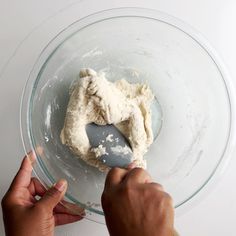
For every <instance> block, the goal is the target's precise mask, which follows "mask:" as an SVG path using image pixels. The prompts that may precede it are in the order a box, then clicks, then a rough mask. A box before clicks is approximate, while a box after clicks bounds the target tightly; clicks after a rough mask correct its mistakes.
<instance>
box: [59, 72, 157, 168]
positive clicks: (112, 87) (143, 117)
mask: <svg viewBox="0 0 236 236" xmlns="http://www.w3.org/2000/svg"><path fill="white" fill-rule="evenodd" d="M79 77H80V78H79V79H78V81H77V82H76V83H75V84H74V86H73V88H72V91H71V95H70V100H69V103H68V107H67V111H66V117H65V122H64V127H63V129H62V131H61V141H62V143H63V144H65V145H67V146H68V147H69V148H70V149H71V150H72V151H73V152H74V153H75V154H76V155H77V156H78V158H81V159H83V160H84V161H85V162H87V163H88V164H89V165H92V166H95V167H97V168H98V169H99V170H101V171H106V170H108V169H109V168H108V167H107V166H106V165H104V163H102V162H101V161H100V160H99V159H98V157H97V155H96V153H95V152H94V149H93V148H92V147H91V146H90V143H89V139H88V136H87V133H86V125H87V124H89V123H92V122H94V123H96V124H98V125H106V124H114V125H116V127H117V128H118V129H119V130H120V131H121V132H122V133H123V134H124V135H125V136H126V138H127V139H128V140H129V142H130V145H131V147H132V151H133V160H134V161H135V162H136V163H137V165H138V166H140V167H144V168H146V161H145V160H144V159H143V155H144V154H145V153H146V152H147V149H148V147H149V146H150V145H151V143H152V142H153V134H152V129H151V110H150V104H151V101H152V100H153V98H154V96H153V93H152V91H151V90H150V88H149V87H148V86H147V85H146V84H130V83H128V82H127V81H126V80H124V79H121V80H118V81H116V82H114V83H112V82H110V81H108V80H107V79H106V78H105V75H104V74H103V73H96V72H95V71H94V70H92V69H83V70H81V71H80V74H79Z"/></svg>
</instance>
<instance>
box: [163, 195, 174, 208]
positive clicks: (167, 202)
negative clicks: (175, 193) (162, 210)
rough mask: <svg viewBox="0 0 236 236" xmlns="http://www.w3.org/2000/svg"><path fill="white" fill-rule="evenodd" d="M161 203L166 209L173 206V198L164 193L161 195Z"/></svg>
mask: <svg viewBox="0 0 236 236" xmlns="http://www.w3.org/2000/svg"><path fill="white" fill-rule="evenodd" d="M160 203H161V205H163V206H164V207H170V206H173V200H172V197H171V196H170V195H169V194H168V193H166V192H162V194H161V195H160Z"/></svg>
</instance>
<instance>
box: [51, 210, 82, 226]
mask: <svg viewBox="0 0 236 236" xmlns="http://www.w3.org/2000/svg"><path fill="white" fill-rule="evenodd" d="M82 219H83V216H79V215H69V214H61V213H59V214H55V215H54V220H55V225H56V226H58V225H65V224H69V223H73V222H76V221H79V220H82Z"/></svg>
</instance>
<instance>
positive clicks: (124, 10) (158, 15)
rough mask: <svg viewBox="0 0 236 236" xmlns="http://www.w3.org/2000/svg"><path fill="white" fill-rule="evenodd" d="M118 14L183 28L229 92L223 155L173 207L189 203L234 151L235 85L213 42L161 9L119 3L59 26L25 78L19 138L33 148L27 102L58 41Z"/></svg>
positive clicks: (218, 173) (47, 183)
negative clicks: (207, 175)
mask: <svg viewBox="0 0 236 236" xmlns="http://www.w3.org/2000/svg"><path fill="white" fill-rule="evenodd" d="M118 17H140V18H149V19H152V20H157V21H161V22H163V23H166V24H168V25H171V26H172V27H174V28H177V29H178V30H180V31H182V32H183V33H184V34H187V35H188V36H189V37H191V38H192V40H194V41H195V42H197V44H198V45H199V46H201V48H202V49H203V50H204V51H205V52H206V53H207V54H208V56H209V57H210V58H211V59H212V61H213V62H214V64H215V66H216V67H217V68H218V71H219V72H220V74H221V77H222V79H223V82H224V84H225V89H226V91H227V94H228V99H229V107H230V111H229V112H230V127H229V136H228V140H227V143H226V146H225V149H224V152H223V153H222V156H221V158H220V159H219V161H218V163H217V165H216V166H215V168H214V170H213V171H212V173H211V175H210V176H209V178H208V179H207V180H206V181H205V182H204V184H203V185H202V186H201V187H200V188H199V189H198V190H196V191H194V192H193V193H192V194H191V195H190V196H189V197H188V198H186V199H185V200H183V201H182V202H181V203H179V204H178V205H176V206H175V207H176V208H180V207H181V206H184V205H186V204H187V203H188V204H189V202H190V200H192V199H194V198H196V196H197V195H199V193H200V192H206V191H203V189H205V190H206V186H207V185H211V184H210V182H211V183H212V186H213V185H215V183H216V182H217V180H218V179H219V178H220V177H221V176H222V174H223V173H224V171H225V169H226V167H227V165H228V163H229V161H230V154H231V152H232V151H233V149H234V146H235V143H236V140H235V134H234V132H233V130H235V128H236V127H235V122H234V120H235V89H234V85H233V83H232V80H231V77H230V75H229V72H228V71H227V69H226V67H225V65H224V63H223V62H222V60H221V58H220V57H219V56H218V54H217V53H216V51H215V49H213V48H212V46H211V45H210V44H209V43H208V41H207V40H206V39H205V38H204V37H203V36H202V35H201V34H200V33H199V32H198V31H197V30H195V29H193V27H191V26H190V25H188V24H186V23H185V22H183V21H182V20H180V19H178V18H176V17H173V16H171V15H168V14H166V13H164V12H161V11H157V10H153V9H148V8H139V7H121V8H111V9H106V10H103V11H99V12H95V13H93V14H90V15H88V16H86V17H83V18H81V19H79V20H77V21H75V22H73V23H72V24H69V25H68V26H67V27H65V28H64V29H63V30H61V31H60V32H59V33H58V34H57V35H56V36H54V37H53V38H52V39H51V40H50V41H49V42H48V44H47V45H46V46H45V47H44V48H43V50H42V51H41V53H40V55H39V56H38V58H37V60H36V61H35V64H34V66H33V68H32V70H31V72H30V75H29V77H28V79H27V82H26V84H25V86H24V89H23V92H22V96H21V105H20V133H21V139H22V143H23V147H24V151H25V153H27V152H28V151H29V150H30V149H32V150H35V145H34V143H33V141H32V140H33V139H32V135H31V133H30V130H29V128H28V127H29V126H30V119H29V115H30V114H29V113H30V109H29V108H30V102H31V101H32V91H33V89H34V88H35V86H36V85H37V84H36V82H37V79H38V78H39V76H40V73H41V72H42V69H43V66H45V63H47V61H48V60H49V59H50V58H51V56H52V55H53V54H54V53H55V51H56V50H57V49H58V48H59V47H60V45H61V44H63V42H64V41H66V40H67V39H68V38H70V37H72V35H73V34H75V33H77V32H79V31H80V30H82V29H83V28H86V27H89V26H90V25H92V24H96V23H98V22H100V21H104V20H109V19H111V18H118ZM78 25H79V27H78ZM69 30H71V31H72V32H73V31H74V32H73V33H71V34H68V35H69V36H67V37H65V35H67V32H68V31H69ZM64 34H65V35H64ZM61 38H63V40H62V41H61ZM58 41H59V42H60V43H59V44H58ZM54 44H55V46H56V47H54V48H53V50H51V49H50V50H49V48H50V47H51V46H52V45H54ZM48 51H51V52H50V54H48ZM48 55H49V56H48ZM45 56H47V57H46V58H47V59H46V60H44V57H45ZM39 65H41V66H39ZM36 75H37V76H36ZM31 82H34V83H31ZM29 95H30V96H29ZM29 98H30V100H29ZM36 153H37V151H36ZM37 156H38V155H37ZM42 166H43V165H42V162H41V161H40V157H37V161H36V164H35V165H34V168H33V170H34V174H35V175H36V176H37V177H38V178H39V180H40V181H41V183H42V184H43V185H44V186H45V187H49V186H51V185H52V184H53V183H54V182H55V181H54V179H53V178H51V179H50V178H49V176H50V174H49V173H48V174H49V175H47V174H45V168H44V169H43V167H42ZM42 173H43V174H44V176H45V177H47V178H48V179H46V180H45V179H42V178H40V177H39V176H40V174H42ZM209 188H210V186H209ZM209 188H208V189H209ZM65 197H66V199H69V200H70V201H72V202H75V203H76V204H78V205H80V206H82V207H84V208H85V209H87V210H88V211H91V212H94V213H97V214H100V215H103V212H101V211H98V210H96V209H93V208H91V207H88V206H86V205H84V204H82V203H80V202H79V201H78V200H76V199H74V198H73V197H72V196H70V195H68V194H67V193H66V195H65ZM187 208H188V207H187Z"/></svg>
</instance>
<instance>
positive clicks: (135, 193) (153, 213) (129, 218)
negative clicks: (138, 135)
mask: <svg viewBox="0 0 236 236" xmlns="http://www.w3.org/2000/svg"><path fill="white" fill-rule="evenodd" d="M102 206H103V210H104V214H105V218H106V223H107V227H108V230H109V232H110V235H111V236H120V235H122V236H133V235H135V236H173V235H174V232H175V231H174V226H173V225H174V209H173V205H172V199H171V197H170V196H169V195H168V194H167V193H165V192H164V190H163V188H162V186H161V185H159V184H156V183H152V179H151V177H150V176H149V175H148V173H147V172H146V171H145V170H143V169H141V168H134V169H132V170H125V169H120V168H113V169H112V170H110V172H109V173H108V175H107V179H106V183H105V188H104V192H103V194H102Z"/></svg>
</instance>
